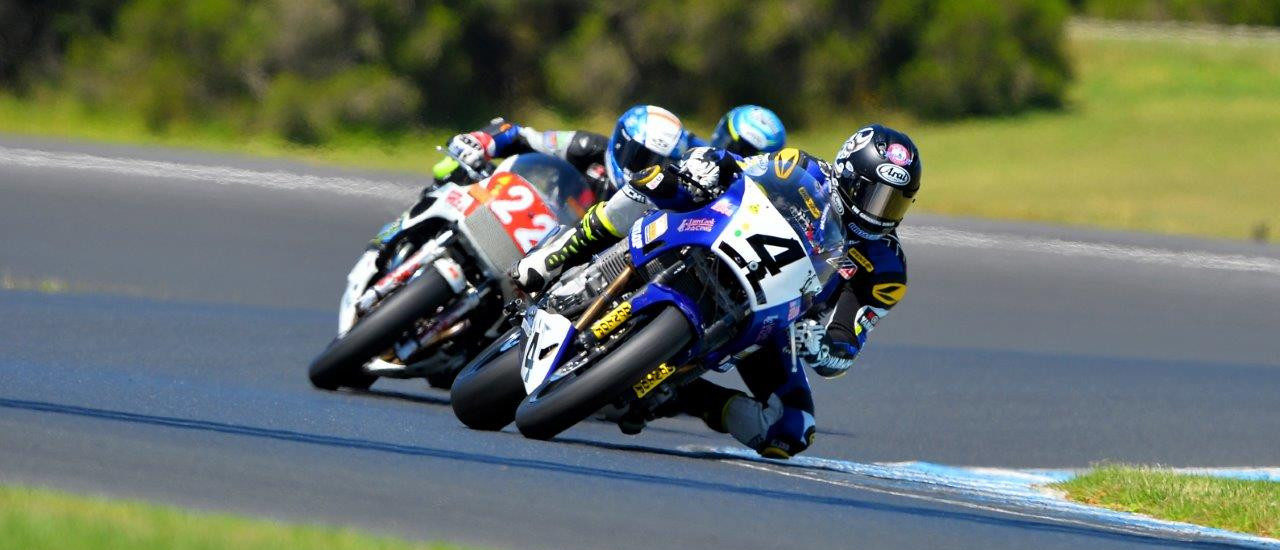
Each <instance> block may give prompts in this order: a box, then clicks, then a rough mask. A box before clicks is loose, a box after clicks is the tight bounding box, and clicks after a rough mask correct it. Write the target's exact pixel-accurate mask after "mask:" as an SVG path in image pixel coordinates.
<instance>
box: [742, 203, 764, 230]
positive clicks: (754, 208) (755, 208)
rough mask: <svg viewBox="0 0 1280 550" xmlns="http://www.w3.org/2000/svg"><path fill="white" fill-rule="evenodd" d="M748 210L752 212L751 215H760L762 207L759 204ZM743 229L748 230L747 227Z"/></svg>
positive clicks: (749, 207)
mask: <svg viewBox="0 0 1280 550" xmlns="http://www.w3.org/2000/svg"><path fill="white" fill-rule="evenodd" d="M747 210H750V211H751V213H752V214H753V215H756V214H759V213H760V205H758V204H752V205H751V206H748V207H747ZM743 228H744V229H745V228H746V226H743Z"/></svg>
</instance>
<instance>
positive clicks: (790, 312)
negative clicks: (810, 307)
mask: <svg viewBox="0 0 1280 550" xmlns="http://www.w3.org/2000/svg"><path fill="white" fill-rule="evenodd" d="M799 316H800V300H799V299H795V300H792V301H791V303H790V304H789V305H787V322H791V321H794V320H796V317H799Z"/></svg>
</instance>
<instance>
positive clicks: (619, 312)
mask: <svg viewBox="0 0 1280 550" xmlns="http://www.w3.org/2000/svg"><path fill="white" fill-rule="evenodd" d="M630 318H631V302H622V303H621V304H618V307H615V308H613V311H610V312H609V313H606V314H605V316H604V317H603V318H601V319H600V320H599V321H596V322H595V323H592V325H591V334H593V335H595V337H596V339H597V340H599V339H601V338H604V337H605V336H608V335H609V333H611V332H613V331H614V330H615V329H617V328H618V326H619V325H621V324H622V323H624V322H626V321H627V319H630Z"/></svg>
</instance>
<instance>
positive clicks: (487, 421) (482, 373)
mask: <svg viewBox="0 0 1280 550" xmlns="http://www.w3.org/2000/svg"><path fill="white" fill-rule="evenodd" d="M513 330H517V331H518V330H520V329H513ZM509 336H510V333H508V336H507V337H503V338H501V339H499V340H498V341H497V342H495V343H494V344H493V347H491V348H490V349H488V350H485V351H484V352H483V353H481V354H480V355H479V357H477V358H476V360H474V361H472V362H471V364H469V365H467V366H466V368H464V369H462V372H460V373H458V377H457V378H456V379H454V381H453V388H451V389H450V390H449V402H450V404H451V405H452V406H453V414H454V416H456V417H458V420H460V421H462V423H463V424H466V425H467V427H468V428H471V429H474V430H489V431H497V430H501V429H502V428H503V427H505V426H506V425H507V424H510V423H511V421H512V420H515V417H516V407H518V406H520V401H522V400H523V399H524V396H525V393H524V380H521V379H520V363H521V360H522V359H523V357H524V346H522V345H520V343H521V341H520V340H517V341H516V343H515V344H509V343H508V339H509ZM503 345H510V346H511V347H509V348H508V349H506V350H505V351H499V349H498V348H500V347H501V346H503Z"/></svg>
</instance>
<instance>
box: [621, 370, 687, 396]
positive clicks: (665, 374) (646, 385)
mask: <svg viewBox="0 0 1280 550" xmlns="http://www.w3.org/2000/svg"><path fill="white" fill-rule="evenodd" d="M675 372H676V368H675V367H669V366H667V364H666V363H663V364H661V365H658V368H656V369H653V370H652V371H649V374H646V375H644V378H641V379H640V381H639V382H636V383H635V384H634V385H632V386H631V390H632V391H634V392H636V397H644V396H645V395H646V394H648V393H649V392H651V391H653V388H656V387H658V384H661V383H662V381H663V380H666V379H667V378H670V377H671V375H672V374H675Z"/></svg>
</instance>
